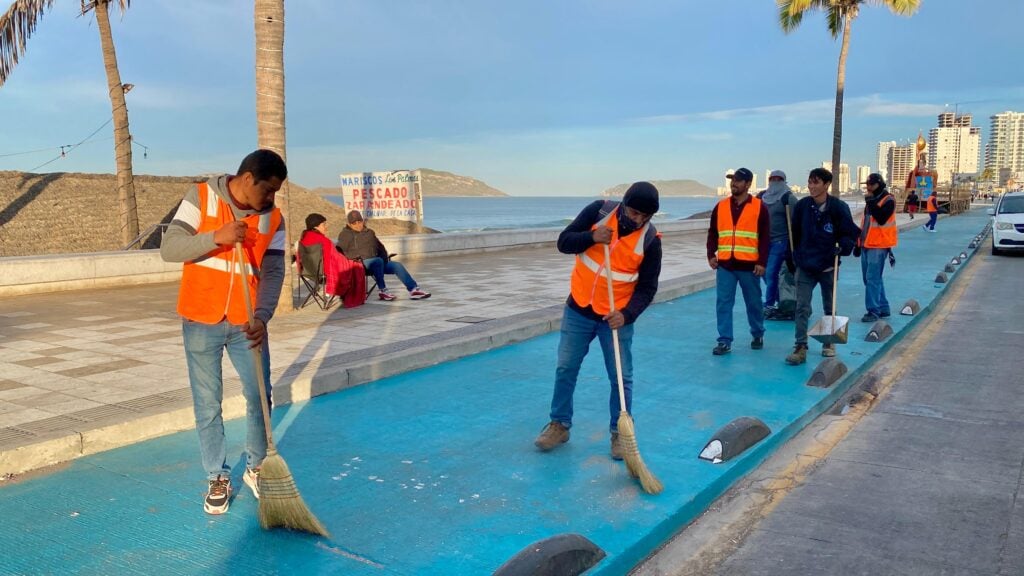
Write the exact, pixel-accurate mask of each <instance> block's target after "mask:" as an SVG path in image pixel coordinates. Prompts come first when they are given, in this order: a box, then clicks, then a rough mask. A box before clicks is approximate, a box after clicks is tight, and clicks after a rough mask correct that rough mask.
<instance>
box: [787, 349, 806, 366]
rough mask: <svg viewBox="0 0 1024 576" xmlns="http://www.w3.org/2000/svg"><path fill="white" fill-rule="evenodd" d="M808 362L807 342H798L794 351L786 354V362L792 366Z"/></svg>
mask: <svg viewBox="0 0 1024 576" xmlns="http://www.w3.org/2000/svg"><path fill="white" fill-rule="evenodd" d="M804 362H807V344H797V345H796V346H795V347H794V348H793V352H792V353H791V354H790V355H789V356H786V364H789V365H790V366H799V365H800V364H803V363H804Z"/></svg>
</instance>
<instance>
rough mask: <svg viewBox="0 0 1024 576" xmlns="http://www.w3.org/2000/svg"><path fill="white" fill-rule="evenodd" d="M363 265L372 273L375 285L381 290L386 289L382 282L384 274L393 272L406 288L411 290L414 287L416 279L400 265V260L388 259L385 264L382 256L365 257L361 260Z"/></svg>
mask: <svg viewBox="0 0 1024 576" xmlns="http://www.w3.org/2000/svg"><path fill="white" fill-rule="evenodd" d="M363 267H365V268H366V269H367V270H369V271H370V273H371V274H373V279H374V280H376V281H377V287H379V288H380V289H381V290H387V285H386V284H384V275H385V274H394V275H395V276H398V279H399V280H401V281H402V284H405V289H406V290H412V289H413V288H415V287H416V280H414V279H413V277H412V276H411V275H410V274H409V271H408V270H406V269H405V266H402V263H401V262H395V261H393V260H388V262H387V263H386V264H385V263H384V259H383V258H367V259H366V260H363Z"/></svg>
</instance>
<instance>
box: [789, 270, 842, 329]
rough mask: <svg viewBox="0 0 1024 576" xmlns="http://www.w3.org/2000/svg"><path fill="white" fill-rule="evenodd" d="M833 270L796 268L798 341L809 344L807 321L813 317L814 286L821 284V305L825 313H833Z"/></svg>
mask: <svg viewBox="0 0 1024 576" xmlns="http://www.w3.org/2000/svg"><path fill="white" fill-rule="evenodd" d="M832 273H833V272H832V270H829V271H828V272H808V271H807V270H804V269H803V268H797V269H796V343H797V344H798V345H801V344H802V345H804V346H806V345H807V322H808V320H809V319H810V317H811V297H812V296H814V287H815V286H821V305H822V308H823V313H824V315H826V316H827V315H829V314H832V286H833V284H834V280H833V278H832Z"/></svg>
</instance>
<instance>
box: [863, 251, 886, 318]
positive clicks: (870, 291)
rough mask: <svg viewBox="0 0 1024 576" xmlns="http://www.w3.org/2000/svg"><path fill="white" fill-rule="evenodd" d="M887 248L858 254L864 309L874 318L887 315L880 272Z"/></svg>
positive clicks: (883, 267) (883, 266)
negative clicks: (862, 281)
mask: <svg viewBox="0 0 1024 576" xmlns="http://www.w3.org/2000/svg"><path fill="white" fill-rule="evenodd" d="M888 256H889V249H888V248H864V249H863V250H862V251H861V253H860V269H861V272H862V275H863V278H864V307H865V308H867V311H868V312H869V313H871V314H874V315H875V316H881V315H882V314H888V313H889V301H888V300H887V299H886V298H885V284H884V283H883V282H882V272H884V271H885V261H886V260H887V259H888Z"/></svg>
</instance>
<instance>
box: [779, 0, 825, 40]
mask: <svg viewBox="0 0 1024 576" xmlns="http://www.w3.org/2000/svg"><path fill="white" fill-rule="evenodd" d="M834 1H835V0H775V5H776V6H778V7H779V26H780V27H781V28H782V31H783V32H785V33H786V34H788V33H790V32H792V31H793V30H796V29H797V28H799V27H800V23H801V22H803V19H804V14H805V13H807V12H809V11H811V10H824V9H827V8H828V7H829V6H830V5H831V4H832V2H834Z"/></svg>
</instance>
